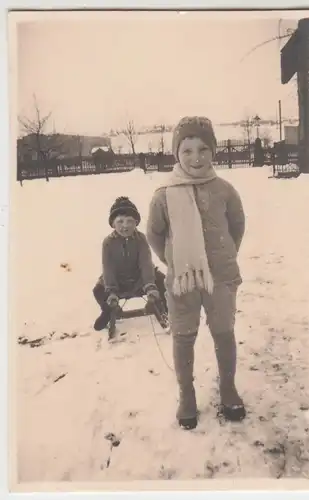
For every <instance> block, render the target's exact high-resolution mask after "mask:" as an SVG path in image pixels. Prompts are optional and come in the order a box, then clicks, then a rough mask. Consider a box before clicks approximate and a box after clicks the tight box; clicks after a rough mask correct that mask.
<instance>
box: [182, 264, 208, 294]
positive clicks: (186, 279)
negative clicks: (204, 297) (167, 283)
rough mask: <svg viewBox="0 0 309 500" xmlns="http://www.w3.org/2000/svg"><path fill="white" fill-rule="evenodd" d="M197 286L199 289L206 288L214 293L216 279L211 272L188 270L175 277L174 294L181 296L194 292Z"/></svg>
mask: <svg viewBox="0 0 309 500" xmlns="http://www.w3.org/2000/svg"><path fill="white" fill-rule="evenodd" d="M195 288H197V289H198V290H206V291H207V292H208V293H209V294H210V295H212V293H213V289H214V281H213V277H212V275H211V273H210V272H207V273H204V272H203V271H202V270H198V271H187V272H185V273H183V274H182V275H181V276H178V277H176V278H175V279H174V284H173V292H174V295H177V296H180V295H183V294H185V293H189V292H192V291H193V290H194V289H195Z"/></svg>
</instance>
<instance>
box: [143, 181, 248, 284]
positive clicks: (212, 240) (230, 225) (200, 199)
mask: <svg viewBox="0 0 309 500" xmlns="http://www.w3.org/2000/svg"><path fill="white" fill-rule="evenodd" d="M194 194H195V200H196V203H197V207H198V209H199V212H200V215H201V220H202V227H203V230H204V239H205V243H206V244H205V248H206V252H207V258H208V262H209V268H210V271H211V273H212V276H213V279H214V282H215V283H235V284H240V283H241V282H242V278H241V275H240V270H239V266H238V263H237V254H238V250H239V248H240V245H241V241H242V238H243V235H244V231H245V215H244V210H243V206H242V202H241V199H240V196H239V194H238V192H237V191H236V189H235V188H234V187H233V186H232V185H231V184H230V183H229V182H228V181H226V180H224V179H222V178H220V177H216V178H215V179H213V180H212V181H210V182H207V183H205V184H199V185H195V186H194ZM205 200H207V201H205ZM181 209H182V207H181V206H180V207H179V210H180V211H181ZM146 236H147V239H148V242H149V244H150V246H151V247H152V249H153V251H154V252H155V253H156V255H157V256H158V258H159V259H160V260H161V261H162V262H163V263H165V264H166V265H167V276H166V285H167V286H168V287H171V284H172V282H173V280H174V272H173V258H172V245H171V241H172V240H171V231H170V224H169V216H168V210H167V201H166V188H165V187H162V188H159V189H158V190H157V191H156V192H155V193H154V195H153V198H152V200H151V203H150V209H149V216H148V221H147V232H146ZM188 238H190V234H188ZM192 245H194V241H192Z"/></svg>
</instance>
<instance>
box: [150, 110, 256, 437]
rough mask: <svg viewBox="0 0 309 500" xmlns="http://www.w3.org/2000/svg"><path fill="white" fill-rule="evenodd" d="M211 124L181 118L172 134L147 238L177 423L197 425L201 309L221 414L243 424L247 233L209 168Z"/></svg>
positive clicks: (225, 187)
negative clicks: (240, 378) (162, 294)
mask: <svg viewBox="0 0 309 500" xmlns="http://www.w3.org/2000/svg"><path fill="white" fill-rule="evenodd" d="M216 144H217V143H216V138H215V134H214V131H213V127H212V123H211V121H210V120H208V119H207V118H204V117H185V118H183V119H182V120H181V121H180V122H179V124H178V125H177V127H176V129H175V130H174V134H173V141H172V148H173V154H174V156H175V158H176V160H177V162H178V163H176V164H175V166H174V168H173V172H172V173H171V176H170V178H169V179H168V180H167V182H166V183H165V184H164V185H163V186H161V187H160V188H159V189H157V190H156V191H155V193H154V195H153V198H152V200H151V204H150V211H149V218H148V222H147V239H148V241H149V243H150V246H151V247H152V249H153V250H154V252H155V253H156V255H157V256H158V257H159V258H160V259H161V261H162V262H164V263H165V264H166V265H167V276H166V288H167V304H168V310H169V320H170V325H171V330H172V334H173V358H174V366H175V372H176V378H177V382H178V387H179V406H178V410H177V419H178V422H179V425H180V426H181V427H183V428H185V429H193V428H195V427H196V425H197V415H198V411H197V405H196V398H195V389H194V384H193V380H194V379H193V369H194V345H195V340H196V337H197V332H198V329H199V324H200V311H201V306H203V307H204V309H205V313H206V315H207V324H208V326H209V329H210V332H211V335H212V338H213V341H214V346H215V353H216V358H217V364H218V370H219V377H220V387H219V389H220V398H221V405H220V411H219V413H220V414H221V415H223V416H224V417H225V418H226V419H228V420H233V421H240V420H242V419H243V418H244V417H245V415H246V412H245V407H244V403H243V401H242V399H241V397H240V396H239V394H238V391H237V389H236V386H235V380H234V379H235V372H236V342H235V335H234V325H235V313H236V294H237V289H238V286H239V285H240V284H241V283H242V278H241V276H240V272H239V267H238V264H237V254H238V250H239V247H240V244H241V241H242V238H243V235H244V231H245V216H244V211H243V207H242V202H241V199H240V197H239V194H238V193H237V191H236V190H235V188H234V187H233V186H232V185H231V184H230V183H229V182H227V181H226V180H224V179H222V178H220V177H218V176H217V175H216V172H215V170H214V168H213V166H212V159H213V157H214V154H215V149H216Z"/></svg>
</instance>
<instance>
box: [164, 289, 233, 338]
mask: <svg viewBox="0 0 309 500" xmlns="http://www.w3.org/2000/svg"><path fill="white" fill-rule="evenodd" d="M237 290H238V284H226V283H217V284H215V286H214V291H213V294H212V295H209V294H208V293H207V292H206V291H205V292H200V291H198V290H195V291H193V292H191V293H188V294H185V295H181V296H176V295H174V294H173V293H171V291H170V290H169V286H167V305H168V311H169V322H170V325H171V329H172V332H173V334H174V335H187V334H189V333H196V332H197V331H198V329H199V326H200V317H201V308H202V307H204V310H205V313H206V316H207V324H208V326H209V329H210V331H211V333H212V334H213V335H219V334H220V333H224V332H228V331H232V330H233V329H234V326H235V313H236V296H237Z"/></svg>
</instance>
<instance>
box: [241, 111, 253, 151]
mask: <svg viewBox="0 0 309 500" xmlns="http://www.w3.org/2000/svg"><path fill="white" fill-rule="evenodd" d="M241 127H242V128H243V131H244V136H245V139H246V140H247V144H248V145H249V146H250V144H251V142H252V140H253V135H252V131H253V127H254V119H253V118H250V117H249V116H246V118H245V119H244V120H242V121H241Z"/></svg>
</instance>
